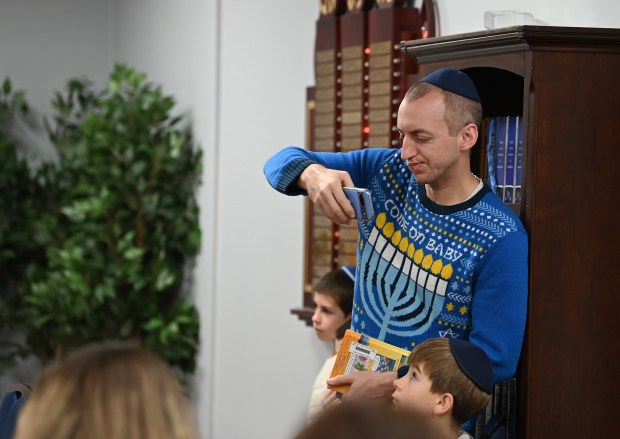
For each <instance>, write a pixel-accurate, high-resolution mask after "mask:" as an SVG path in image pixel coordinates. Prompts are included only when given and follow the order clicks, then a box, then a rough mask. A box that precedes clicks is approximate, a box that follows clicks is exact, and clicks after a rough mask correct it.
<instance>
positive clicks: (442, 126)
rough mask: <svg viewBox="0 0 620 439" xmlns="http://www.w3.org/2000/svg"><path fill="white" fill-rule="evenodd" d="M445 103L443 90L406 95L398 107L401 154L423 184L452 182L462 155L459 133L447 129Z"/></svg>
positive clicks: (417, 179) (418, 180)
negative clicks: (417, 96) (411, 98)
mask: <svg viewBox="0 0 620 439" xmlns="http://www.w3.org/2000/svg"><path fill="white" fill-rule="evenodd" d="M444 107H445V106H444V100H443V95H442V93H441V92H440V91H432V92H430V93H428V94H427V95H425V96H423V97H421V98H418V99H416V100H415V101H410V100H408V99H404V100H403V101H402V102H401V104H400V108H399V109H398V119H397V125H398V129H399V130H400V135H401V139H402V152H401V158H402V159H403V160H405V161H406V162H407V166H408V167H409V169H410V170H411V172H413V175H414V176H415V178H416V181H417V182H418V183H420V184H430V185H433V184H442V183H448V184H449V183H450V182H451V180H452V178H453V176H454V174H455V172H456V164H457V163H458V161H459V160H462V159H463V154H462V152H461V150H460V148H459V142H458V139H459V136H456V137H453V136H450V134H449V133H448V125H447V124H446V121H445V118H444ZM465 158H468V157H467V156H465Z"/></svg>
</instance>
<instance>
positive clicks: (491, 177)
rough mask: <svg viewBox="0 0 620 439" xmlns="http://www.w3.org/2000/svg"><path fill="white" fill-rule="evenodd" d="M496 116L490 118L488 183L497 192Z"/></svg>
mask: <svg viewBox="0 0 620 439" xmlns="http://www.w3.org/2000/svg"><path fill="white" fill-rule="evenodd" d="M496 122H497V121H496V118H495V117H492V118H490V119H489V132H488V138H487V184H488V185H489V187H490V188H491V190H492V191H493V192H495V193H497V176H496V175H495V172H496V167H495V141H496V140H495V131H496V128H495V126H496Z"/></svg>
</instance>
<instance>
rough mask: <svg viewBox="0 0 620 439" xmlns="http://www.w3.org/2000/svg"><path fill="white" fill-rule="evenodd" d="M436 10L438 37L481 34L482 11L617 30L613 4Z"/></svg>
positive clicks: (473, 4)
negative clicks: (510, 12) (513, 12)
mask: <svg viewBox="0 0 620 439" xmlns="http://www.w3.org/2000/svg"><path fill="white" fill-rule="evenodd" d="M434 1H435V3H436V5H437V8H438V10H439V17H440V23H439V28H440V34H441V35H454V34H460V33H465V32H475V31H479V30H484V29H485V28H484V13H485V11H498V10H511V9H512V10H519V11H525V12H529V13H531V14H532V15H533V16H534V18H535V19H537V20H538V21H540V22H543V23H544V24H547V25H549V26H575V27H620V2H618V1H616V0H591V1H588V2H584V1H581V0H547V1H539V0H520V1H515V0H468V1H463V0H434Z"/></svg>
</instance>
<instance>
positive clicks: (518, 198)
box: [514, 118, 523, 203]
mask: <svg viewBox="0 0 620 439" xmlns="http://www.w3.org/2000/svg"><path fill="white" fill-rule="evenodd" d="M515 143H516V145H517V153H516V159H515V163H516V164H515V194H514V202H515V203H521V174H522V168H523V118H519V119H518V125H517V140H516V142H515Z"/></svg>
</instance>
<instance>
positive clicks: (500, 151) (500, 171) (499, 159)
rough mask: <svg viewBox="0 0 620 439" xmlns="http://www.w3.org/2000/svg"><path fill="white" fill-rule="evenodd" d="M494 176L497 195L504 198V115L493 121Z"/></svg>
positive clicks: (505, 133)
mask: <svg viewBox="0 0 620 439" xmlns="http://www.w3.org/2000/svg"><path fill="white" fill-rule="evenodd" d="M495 124H496V125H495V168H496V169H495V177H496V179H497V187H496V193H497V196H498V197H499V198H500V199H501V200H503V199H504V189H505V187H506V137H507V136H508V131H507V128H508V127H507V124H506V117H498V118H496V122H495Z"/></svg>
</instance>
